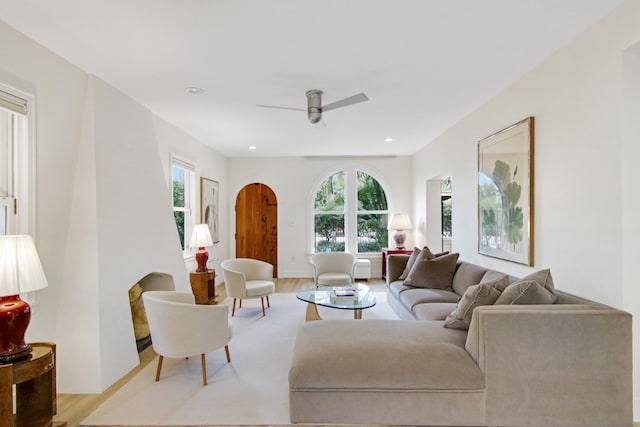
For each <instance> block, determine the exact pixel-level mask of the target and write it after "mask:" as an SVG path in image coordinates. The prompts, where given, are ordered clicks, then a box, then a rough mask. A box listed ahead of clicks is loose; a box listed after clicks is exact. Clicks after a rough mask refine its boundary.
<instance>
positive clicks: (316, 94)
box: [307, 89, 322, 123]
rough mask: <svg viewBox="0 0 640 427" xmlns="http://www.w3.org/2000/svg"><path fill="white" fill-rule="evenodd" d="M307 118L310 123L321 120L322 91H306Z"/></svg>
mask: <svg viewBox="0 0 640 427" xmlns="http://www.w3.org/2000/svg"><path fill="white" fill-rule="evenodd" d="M307 117H308V118H309V121H310V122H311V123H318V122H319V121H320V119H321V118H322V91H321V90H318V89H313V90H309V91H307Z"/></svg>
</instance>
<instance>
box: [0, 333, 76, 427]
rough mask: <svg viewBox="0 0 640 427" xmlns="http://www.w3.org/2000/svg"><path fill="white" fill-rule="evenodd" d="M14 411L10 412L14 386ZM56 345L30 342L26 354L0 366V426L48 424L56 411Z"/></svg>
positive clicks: (57, 424) (40, 426)
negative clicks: (14, 387)
mask: <svg viewBox="0 0 640 427" xmlns="http://www.w3.org/2000/svg"><path fill="white" fill-rule="evenodd" d="M14 384H15V386H16V413H15V417H14V414H13V385H14ZM56 409H57V408H56V345H55V344H54V343H32V344H31V353H30V354H29V356H27V357H25V358H24V359H21V360H16V361H15V362H14V363H8V364H5V365H0V426H3V427H4V426H7V427H9V426H11V427H50V426H64V425H66V423H64V422H62V423H60V422H56V423H53V416H54V415H55V414H56Z"/></svg>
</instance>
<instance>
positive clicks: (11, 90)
mask: <svg viewBox="0 0 640 427" xmlns="http://www.w3.org/2000/svg"><path fill="white" fill-rule="evenodd" d="M0 91H2V92H4V93H5V94H8V95H9V98H16V100H18V101H19V102H17V103H14V102H10V103H9V104H7V105H5V106H4V107H0V108H1V109H2V111H3V112H6V111H8V112H9V114H10V115H7V116H5V117H7V118H8V119H10V118H12V117H13V123H12V124H11V127H10V128H9V127H7V129H11V130H12V133H11V135H9V134H7V135H0V138H8V139H13V141H11V143H10V144H12V145H11V151H12V152H11V155H10V157H11V158H10V160H7V164H8V163H9V162H11V163H12V164H11V167H10V168H11V169H10V170H11V172H10V173H11V178H10V179H11V181H12V183H11V185H12V187H13V194H7V197H9V198H14V199H16V201H15V203H16V206H17V209H16V212H15V215H14V218H13V220H14V225H13V228H12V232H13V233H15V234H25V235H26V234H28V235H31V236H32V237H33V238H34V240H36V179H35V177H36V110H37V109H36V100H35V96H34V95H33V94H31V93H28V92H25V91H23V90H21V89H18V88H16V87H13V86H10V85H8V84H6V83H2V82H0ZM10 107H13V108H10ZM20 107H22V111H20ZM19 116H22V117H24V118H25V120H26V124H25V125H24V126H21V128H20V129H15V125H16V123H17V121H18V120H19V119H18V118H17V117H19ZM7 122H8V120H7ZM18 132H20V135H18ZM18 138H20V141H17V139H18ZM2 166H3V167H7V170H9V167H8V166H7V165H5V164H3V165H2Z"/></svg>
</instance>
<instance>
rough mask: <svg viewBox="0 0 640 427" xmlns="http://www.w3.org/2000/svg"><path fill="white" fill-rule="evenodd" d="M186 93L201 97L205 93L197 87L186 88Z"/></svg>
mask: <svg viewBox="0 0 640 427" xmlns="http://www.w3.org/2000/svg"><path fill="white" fill-rule="evenodd" d="M184 91H185V92H187V93H190V94H191V95H200V94H201V93H202V92H204V89H202V88H199V87H195V86H189V87H187V88H185V89H184Z"/></svg>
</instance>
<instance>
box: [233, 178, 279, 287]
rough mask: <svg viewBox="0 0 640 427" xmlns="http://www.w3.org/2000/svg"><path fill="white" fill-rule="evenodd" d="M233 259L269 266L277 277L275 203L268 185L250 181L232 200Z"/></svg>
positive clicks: (276, 215) (276, 220)
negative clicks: (233, 223) (234, 240)
mask: <svg viewBox="0 0 640 427" xmlns="http://www.w3.org/2000/svg"><path fill="white" fill-rule="evenodd" d="M235 208H236V258H253V259H259V260H261V261H265V262H268V263H270V264H273V275H274V277H278V200H277V198H276V195H275V193H274V192H273V190H272V189H271V188H269V186H267V185H265V184H261V183H257V182H254V183H253V184H249V185H246V186H244V187H243V188H242V190H240V192H239V193H238V196H237V197H236V206H235Z"/></svg>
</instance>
